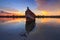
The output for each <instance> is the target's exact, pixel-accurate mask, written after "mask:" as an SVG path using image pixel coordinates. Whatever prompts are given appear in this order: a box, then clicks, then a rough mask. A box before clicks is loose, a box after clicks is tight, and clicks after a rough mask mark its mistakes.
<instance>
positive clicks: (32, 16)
mask: <svg viewBox="0 0 60 40" xmlns="http://www.w3.org/2000/svg"><path fill="white" fill-rule="evenodd" d="M25 16H26V21H35V14H34V13H33V12H32V11H31V10H30V9H29V7H27V10H26V12H25Z"/></svg>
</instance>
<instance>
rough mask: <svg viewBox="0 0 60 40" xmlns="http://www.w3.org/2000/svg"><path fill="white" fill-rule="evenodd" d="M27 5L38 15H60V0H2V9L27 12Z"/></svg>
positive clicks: (0, 6) (0, 5)
mask: <svg viewBox="0 0 60 40" xmlns="http://www.w3.org/2000/svg"><path fill="white" fill-rule="evenodd" d="M27 6H28V7H29V8H30V9H31V10H33V12H34V13H35V14H36V15H37V14H38V15H40V14H43V15H60V0H0V9H5V10H9V11H21V12H25V10H26V8H27Z"/></svg>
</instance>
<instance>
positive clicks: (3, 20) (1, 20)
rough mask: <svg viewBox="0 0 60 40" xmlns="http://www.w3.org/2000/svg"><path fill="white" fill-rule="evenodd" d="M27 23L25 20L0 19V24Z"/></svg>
mask: <svg viewBox="0 0 60 40" xmlns="http://www.w3.org/2000/svg"><path fill="white" fill-rule="evenodd" d="M22 21H25V18H0V23H1V24H6V23H18V22H22Z"/></svg>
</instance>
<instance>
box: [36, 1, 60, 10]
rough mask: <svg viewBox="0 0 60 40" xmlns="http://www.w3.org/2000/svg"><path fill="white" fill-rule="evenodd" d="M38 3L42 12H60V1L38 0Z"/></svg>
mask: <svg viewBox="0 0 60 40" xmlns="http://www.w3.org/2000/svg"><path fill="white" fill-rule="evenodd" d="M36 2H37V5H38V8H39V9H40V10H47V11H56V10H60V0H36Z"/></svg>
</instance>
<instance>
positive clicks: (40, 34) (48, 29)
mask: <svg viewBox="0 0 60 40" xmlns="http://www.w3.org/2000/svg"><path fill="white" fill-rule="evenodd" d="M30 26H31V28H32V30H29V28H28V30H27V29H26V27H30ZM33 26H34V27H33ZM0 40H60V19H58V18H36V21H34V22H26V19H25V18H0Z"/></svg>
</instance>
